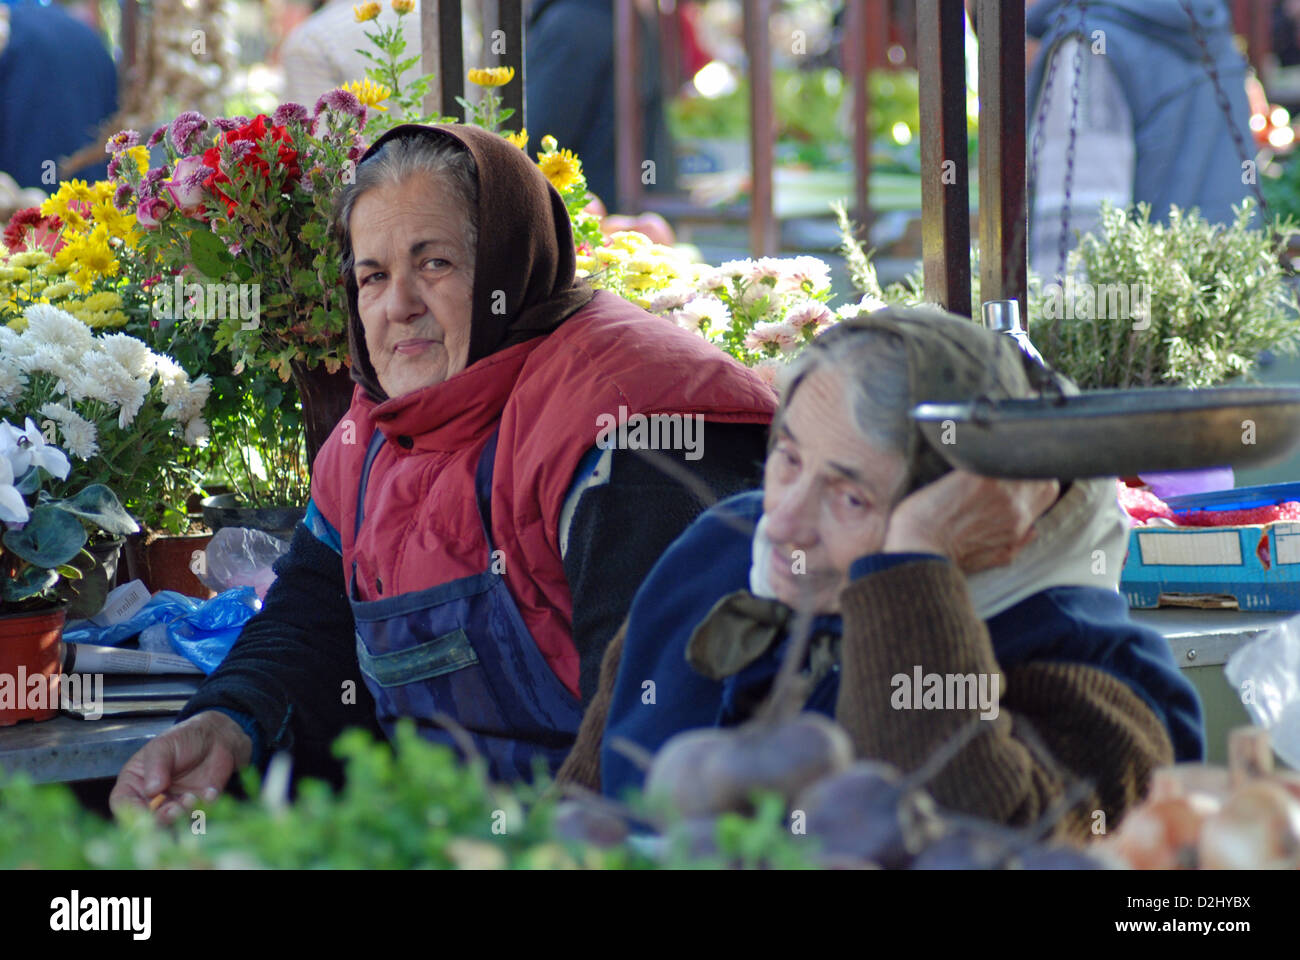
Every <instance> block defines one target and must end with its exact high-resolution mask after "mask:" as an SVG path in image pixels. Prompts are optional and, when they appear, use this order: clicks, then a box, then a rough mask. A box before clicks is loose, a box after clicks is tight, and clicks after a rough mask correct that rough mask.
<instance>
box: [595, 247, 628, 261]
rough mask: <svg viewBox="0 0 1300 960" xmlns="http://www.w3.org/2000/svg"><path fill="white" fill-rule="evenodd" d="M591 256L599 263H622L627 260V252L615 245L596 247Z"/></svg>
mask: <svg viewBox="0 0 1300 960" xmlns="http://www.w3.org/2000/svg"><path fill="white" fill-rule="evenodd" d="M592 256H593V257H595V258H596V260H597V261H598V262H600V263H620V264H621V263H623V262H625V261H626V260H627V253H626V252H624V251H622V250H620V249H618V248H617V247H598V248H596V250H595V251H593V253H592Z"/></svg>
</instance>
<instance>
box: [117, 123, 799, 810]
mask: <svg viewBox="0 0 1300 960" xmlns="http://www.w3.org/2000/svg"><path fill="white" fill-rule="evenodd" d="M335 221H336V228H337V230H338V233H339V236H340V238H341V241H342V248H343V250H344V254H345V270H344V273H345V276H346V283H347V292H348V301H349V304H350V307H351V325H350V328H349V336H350V342H351V347H352V358H353V362H352V371H353V378H354V379H355V380H356V381H357V387H356V390H355V393H354V397H353V402H352V406H351V408H350V409H349V410H348V412H347V414H346V415H345V416H344V418H343V420H342V421H341V422H340V423H339V425H338V427H337V428H336V429H335V431H334V432H333V434H332V435H331V436H330V438H329V440H328V441H327V442H326V444H325V445H324V446H323V448H322V450H321V452H320V454H319V456H318V457H317V460H316V463H315V467H314V471H313V481H312V497H311V503H310V505H309V507H308V512H307V518H306V520H305V521H304V524H303V526H301V527H300V528H299V529H298V530H297V532H296V535H295V538H294V541H293V545H292V547H291V550H290V553H289V555H288V557H287V559H285V560H283V561H282V562H281V565H280V567H279V576H278V578H277V580H276V582H275V585H274V587H273V589H272V590H271V592H270V593H269V594H268V596H267V599H266V604H265V608H264V609H263V611H262V613H261V614H260V615H259V616H257V617H255V618H254V619H253V620H252V621H250V623H249V625H248V627H247V628H246V629H245V631H244V632H243V634H242V635H241V637H240V640H239V642H238V643H237V644H236V645H235V647H234V649H233V650H232V652H231V654H230V656H229V657H228V658H227V660H226V661H225V662H224V663H223V664H222V665H221V667H220V668H219V669H218V670H217V671H216V672H215V673H214V674H213V675H212V676H211V677H209V678H208V680H207V681H206V682H205V683H204V684H203V686H202V688H201V689H200V690H199V692H198V693H197V694H196V696H195V697H194V698H193V699H192V700H191V701H190V703H189V704H188V705H187V707H186V709H185V711H184V713H183V714H182V721H183V722H181V723H180V724H179V725H178V726H177V727H176V728H174V729H173V730H172V731H169V732H168V733H167V734H165V735H164V736H163V737H160V738H159V740H158V741H155V742H154V743H153V744H151V745H150V746H149V747H146V748H145V749H144V750H142V751H141V752H140V753H139V754H137V755H136V757H135V758H133V759H132V760H131V761H130V762H129V763H128V765H127V767H126V768H125V769H124V770H123V772H122V775H121V776H120V777H119V782H118V786H117V788H116V790H115V794H114V796H115V801H116V802H117V803H131V802H141V801H143V800H144V799H146V798H149V797H153V796H155V795H157V794H159V793H166V794H167V795H168V796H171V797H174V798H181V799H182V800H183V799H184V796H185V794H187V793H190V794H197V793H199V792H200V791H204V790H208V791H211V790H214V789H217V788H220V787H221V786H223V785H224V783H225V781H226V779H227V778H228V777H229V775H230V773H231V772H232V771H233V769H234V768H235V767H236V766H237V765H239V764H241V763H245V762H248V761H249V760H250V759H252V760H254V761H260V760H261V759H262V758H263V757H265V756H266V755H268V754H269V753H270V752H271V751H276V750H282V749H290V750H293V751H294V752H295V754H297V755H301V756H302V757H313V756H317V755H319V753H321V752H322V748H323V747H324V746H325V745H326V744H328V743H329V742H330V741H331V740H332V739H333V737H334V736H335V735H336V734H337V732H338V731H339V730H340V729H341V728H342V727H343V726H344V725H346V724H349V723H365V722H366V721H367V719H368V718H369V720H370V721H371V722H374V721H377V722H378V725H379V726H381V727H382V728H383V729H384V730H385V731H386V732H391V730H392V728H393V726H394V724H395V723H396V722H397V721H398V720H399V719H400V718H402V717H410V718H412V719H413V720H414V721H415V722H416V724H417V726H418V727H419V729H420V730H421V732H422V733H423V734H424V735H426V736H427V737H428V738H429V739H432V740H437V741H441V742H446V743H449V744H453V745H455V743H456V738H454V737H453V736H452V735H451V734H450V733H449V732H448V730H447V729H445V728H444V726H443V724H444V723H446V722H447V721H448V720H450V721H452V722H453V723H454V725H455V726H458V727H460V728H461V729H462V730H463V731H465V732H466V733H468V735H469V736H470V737H471V738H472V739H473V741H474V745H475V748H476V749H477V750H478V752H479V753H481V754H482V755H483V756H484V757H486V758H487V760H488V762H489V764H490V767H491V770H492V772H493V774H494V775H495V776H497V777H499V778H502V779H512V778H520V777H528V776H530V775H531V773H532V772H533V770H534V765H537V766H540V767H542V768H545V769H548V770H550V771H552V772H553V771H554V770H555V769H556V768H557V767H558V766H559V763H560V761H561V760H562V759H563V758H564V756H565V754H566V753H567V751H568V749H569V747H570V746H571V745H572V743H573V738H574V736H575V734H576V732H577V729H578V724H579V722H580V719H581V716H582V710H583V705H584V703H585V702H586V701H587V700H589V699H590V697H591V695H592V694H593V693H594V690H595V681H596V675H597V672H598V668H599V663H600V658H601V656H602V654H603V652H604V648H605V646H606V644H607V643H608V641H609V639H610V638H611V637H612V635H613V633H614V631H615V630H616V629H617V626H618V624H619V623H620V622H621V621H622V619H623V617H624V615H625V613H626V611H627V606H628V604H629V603H630V602H631V598H632V595H633V593H634V592H635V590H636V588H637V587H638V586H639V584H640V582H641V579H642V577H643V576H644V575H645V573H646V572H647V571H648V570H649V569H650V567H651V566H652V565H653V563H654V561H655V560H656V559H657V557H658V555H659V553H660V552H661V551H662V550H663V549H664V547H666V546H667V544H669V543H670V542H671V541H672V540H673V538H674V537H675V536H676V535H677V534H678V533H680V532H681V531H682V530H683V529H684V528H685V527H686V525H687V524H688V523H689V522H690V520H691V519H692V518H693V517H694V516H695V515H696V514H697V513H698V512H699V511H700V510H702V509H703V507H704V505H705V504H704V503H703V502H702V500H701V499H700V494H699V493H698V492H696V491H700V490H707V489H710V488H711V489H712V491H713V492H714V493H715V494H723V495H725V494H728V493H732V492H734V491H736V490H740V489H743V488H745V487H747V486H751V485H752V484H753V482H754V481H755V480H756V477H757V468H758V463H759V462H760V461H761V459H762V449H763V442H764V441H763V434H764V429H765V425H766V424H767V422H768V421H769V420H770V418H771V413H772V411H773V409H774V407H775V397H774V396H773V395H772V393H771V391H770V390H769V388H767V387H766V386H765V385H764V384H763V383H762V382H761V381H760V380H758V379H757V378H756V377H755V376H754V375H753V374H751V373H750V372H749V371H747V370H745V369H744V368H743V367H741V366H739V365H738V364H736V363H735V362H733V361H732V360H730V359H729V358H728V357H726V356H725V355H724V354H723V353H722V352H721V351H719V350H717V349H716V348H714V347H712V346H711V345H709V344H707V343H706V342H704V341H703V340H702V338H700V337H698V336H695V335H693V334H690V333H688V332H686V331H683V330H680V329H678V328H677V327H675V326H674V325H673V324H671V323H670V322H668V321H666V320H663V319H661V318H658V317H655V316H653V315H651V314H649V313H646V312H645V311H643V310H641V309H639V308H637V307H636V306H635V305H633V304H631V303H629V302H627V301H625V300H623V299H621V298H619V297H617V296H614V295H612V294H610V293H607V292H596V293H593V291H592V290H591V288H590V287H589V286H588V285H587V284H586V283H585V282H583V281H581V280H577V279H575V275H574V264H575V251H574V245H573V237H572V234H571V231H570V226H569V220H568V215H567V213H566V211H565V207H564V203H563V201H562V200H561V198H560V196H559V194H558V193H557V192H556V191H555V189H554V187H552V186H551V185H550V183H549V182H548V181H547V180H546V178H545V177H544V176H543V175H542V173H541V172H540V171H539V170H538V168H537V166H536V165H535V164H534V163H532V162H531V161H530V160H529V159H528V157H527V156H526V155H525V154H524V153H523V151H521V150H519V149H518V148H516V147H514V146H513V145H511V144H510V143H509V142H508V141H506V140H504V139H502V138H501V137H499V136H497V135H495V134H492V133H488V132H486V131H483V130H481V129H478V128H474V127H465V126H459V125H439V126H432V127H422V126H413V125H407V126H401V127H397V128H395V129H393V130H391V131H389V132H388V133H387V134H385V135H384V136H383V137H381V138H380V139H379V140H378V141H377V142H376V143H375V144H374V145H373V146H372V147H371V148H370V150H369V151H368V152H367V153H366V155H365V156H364V157H363V158H362V161H361V163H360V164H359V165H358V167H357V171H356V182H355V184H352V185H350V186H348V187H347V188H346V189H344V190H343V191H342V192H341V195H340V196H339V198H338V199H337V202H336V216H335ZM614 423H617V424H619V425H624V424H629V423H630V424H631V425H632V426H634V427H639V428H640V429H635V430H626V429H625V430H622V431H613V430H610V426H611V424H614ZM614 436H618V437H631V438H639V441H638V442H639V445H640V446H643V447H644V446H651V447H653V448H655V449H648V450H647V449H614V446H616V445H615V444H613V443H611V442H610V440H611V438H612V437H614ZM632 445H633V443H632V441H629V443H628V446H632ZM665 448H666V449H665ZM674 460H675V461H677V463H676V465H675V466H674V465H673V464H672V463H671V461H674ZM665 461H669V462H667V463H665ZM665 470H666V471H667V472H665ZM685 471H689V473H685ZM692 475H693V476H692ZM701 483H702V486H701ZM684 484H685V485H684ZM688 486H689V488H690V489H688ZM349 694H350V695H349ZM458 734H459V732H458ZM300 768H301V763H300Z"/></svg>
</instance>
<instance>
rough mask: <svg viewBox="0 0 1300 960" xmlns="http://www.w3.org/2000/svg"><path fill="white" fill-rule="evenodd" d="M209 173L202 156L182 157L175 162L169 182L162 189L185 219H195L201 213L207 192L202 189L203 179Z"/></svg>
mask: <svg viewBox="0 0 1300 960" xmlns="http://www.w3.org/2000/svg"><path fill="white" fill-rule="evenodd" d="M209 172H210V171H209V170H208V168H207V167H206V166H204V165H203V157H202V156H193V157H182V158H181V159H180V160H177V161H176V168H175V169H174V170H172V178H171V182H169V183H166V184H164V185H163V189H164V190H166V191H167V194H168V195H169V196H170V197H171V198H172V202H173V203H174V204H176V209H178V210H180V211H181V213H183V214H185V215H186V216H187V217H195V216H198V215H199V214H200V213H202V212H203V201H204V199H205V198H206V196H207V192H206V191H205V190H204V189H203V179H204V178H205V177H206V176H207V175H208V173H209Z"/></svg>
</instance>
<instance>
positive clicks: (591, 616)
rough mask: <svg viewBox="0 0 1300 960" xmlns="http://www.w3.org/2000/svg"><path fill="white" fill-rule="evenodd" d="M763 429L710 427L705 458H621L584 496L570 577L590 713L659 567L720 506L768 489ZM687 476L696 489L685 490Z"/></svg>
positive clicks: (567, 565) (569, 559) (572, 533)
mask: <svg viewBox="0 0 1300 960" xmlns="http://www.w3.org/2000/svg"><path fill="white" fill-rule="evenodd" d="M766 448H767V426H766V425H765V424H732V423H709V422H706V423H705V425H704V431H703V442H702V444H701V446H700V453H701V456H700V457H699V459H696V460H688V459H686V452H685V451H665V450H659V451H646V452H641V451H637V450H623V449H618V450H615V451H614V453H613V456H612V457H611V463H610V479H609V483H607V484H603V485H601V486H597V487H592V488H590V489H589V490H587V491H586V492H585V493H583V494H582V496H581V498H580V499H579V500H578V505H577V508H576V509H575V510H574V514H573V522H572V525H571V526H570V528H569V548H568V552H567V553H566V554H565V557H564V574H565V577H566V578H567V579H568V582H569V591H570V594H571V596H572V598H573V643H574V646H575V647H577V650H578V656H579V662H580V666H579V679H578V686H579V690H580V691H581V694H582V704H583V707H584V709H585V708H586V707H587V706H588V705H589V704H590V703H591V700H592V698H593V697H594V696H595V694H596V687H597V684H598V681H599V677H600V663H601V658H602V657H603V656H604V653H605V648H606V646H608V644H609V642H610V640H611V639H612V638H613V636H614V634H615V632H616V631H617V630H618V628H619V625H620V624H622V622H623V619H624V617H626V616H627V611H628V608H629V607H630V606H631V605H632V598H633V597H634V596H635V595H636V591H637V589H638V588H639V587H640V586H641V582H642V581H643V580H644V579H645V577H646V574H648V573H649V572H650V568H651V567H653V566H654V565H655V561H657V560H658V559H659V556H660V554H662V553H663V552H664V551H665V550H666V549H667V548H668V545H669V544H671V543H672V542H673V541H674V540H675V539H677V537H678V536H679V535H680V534H681V533H682V532H683V531H684V530H685V529H686V528H687V527H688V526H690V524H691V522H692V521H693V520H694V519H695V518H696V517H697V516H699V515H700V514H701V513H702V512H704V510H705V509H707V508H708V507H710V506H712V505H713V503H714V501H715V500H722V499H725V498H726V497H729V496H731V495H732V494H735V493H739V492H741V491H743V490H752V489H754V488H755V487H757V486H759V485H760V484H761V483H762V469H763V459H764V456H765V453H766ZM682 470H687V471H689V472H690V473H691V474H692V475H694V477H695V479H696V482H695V483H693V484H691V485H689V486H688V485H686V484H684V483H683V479H682V478H681V477H680V475H679V473H680V471H682Z"/></svg>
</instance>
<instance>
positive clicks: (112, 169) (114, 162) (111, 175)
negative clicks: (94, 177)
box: [108, 140, 122, 180]
mask: <svg viewBox="0 0 1300 960" xmlns="http://www.w3.org/2000/svg"><path fill="white" fill-rule="evenodd" d="M109 143H112V141H111V140H110V141H109ZM121 161H122V155H121V154H120V153H115V154H113V159H111V160H109V161H108V179H110V180H116V179H117V171H118V169H119V168H120V167H121V166H122V162H121Z"/></svg>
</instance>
